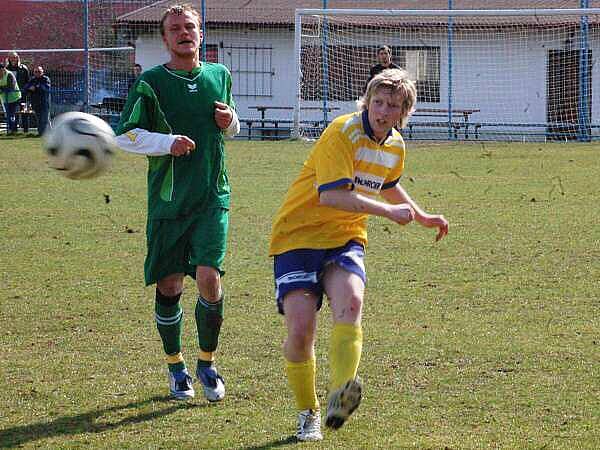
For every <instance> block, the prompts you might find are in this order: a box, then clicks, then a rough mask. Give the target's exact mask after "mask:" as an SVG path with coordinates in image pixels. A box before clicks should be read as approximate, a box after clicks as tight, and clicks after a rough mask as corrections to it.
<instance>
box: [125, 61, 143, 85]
mask: <svg viewBox="0 0 600 450" xmlns="http://www.w3.org/2000/svg"><path fill="white" fill-rule="evenodd" d="M141 74H142V66H141V65H140V64H138V63H135V64H134V65H133V72H132V75H131V76H130V77H129V83H127V91H129V89H131V86H133V83H135V82H136V80H137V79H138V78H139V77H140V75H141Z"/></svg>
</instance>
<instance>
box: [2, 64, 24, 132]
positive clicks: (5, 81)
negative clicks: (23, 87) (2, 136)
mask: <svg viewBox="0 0 600 450" xmlns="http://www.w3.org/2000/svg"><path fill="white" fill-rule="evenodd" d="M20 100H21V91H20V90H19V85H18V84H17V78H16V77H15V74H14V73H12V72H10V71H8V70H6V66H5V65H4V64H3V63H0V102H2V104H3V105H4V112H5V114H6V133H7V134H13V133H16V132H17V110H18V108H19V101H20Z"/></svg>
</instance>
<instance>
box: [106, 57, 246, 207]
mask: <svg viewBox="0 0 600 450" xmlns="http://www.w3.org/2000/svg"><path fill="white" fill-rule="evenodd" d="M215 101H220V102H223V103H226V104H228V105H229V106H231V107H232V108H234V107H235V104H234V102H233V99H232V97H231V74H230V73H229V71H228V70H227V68H226V67H225V66H223V65H221V64H213V63H206V62H203V63H202V65H201V66H200V67H198V68H195V69H194V70H192V72H185V71H178V70H170V69H168V68H167V67H166V66H156V67H153V68H152V69H150V70H148V71H146V72H144V73H143V74H142V75H140V77H139V78H138V79H137V80H136V82H135V84H134V85H133V86H132V88H131V90H130V91H129V96H128V98H127V102H126V104H125V107H124V109H123V113H122V114H121V121H120V123H119V127H118V130H117V134H119V135H120V134H126V135H127V133H128V132H130V133H131V132H132V131H131V130H134V129H135V128H141V129H144V130H147V131H150V132H155V133H164V134H176V135H184V136H187V137H189V138H190V139H192V140H193V141H194V142H195V143H196V149H195V150H194V151H192V152H191V153H190V154H189V155H187V156H179V157H174V156H172V155H162V156H148V218H149V219H175V218H180V217H187V216H190V215H195V214H200V213H201V212H202V211H203V210H204V209H205V208H211V207H223V208H229V192H230V188H229V183H228V179H227V171H226V169H225V152H224V138H223V132H222V131H221V130H220V129H219V128H218V126H217V124H216V122H215V120H214V111H215V106H214V102H215Z"/></svg>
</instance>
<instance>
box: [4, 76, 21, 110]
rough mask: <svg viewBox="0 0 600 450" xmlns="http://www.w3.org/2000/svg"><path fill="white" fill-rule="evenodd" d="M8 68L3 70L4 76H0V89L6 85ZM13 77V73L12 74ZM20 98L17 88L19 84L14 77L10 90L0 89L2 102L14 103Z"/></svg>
mask: <svg viewBox="0 0 600 450" xmlns="http://www.w3.org/2000/svg"><path fill="white" fill-rule="evenodd" d="M8 77H9V73H8V70H7V71H5V72H4V76H3V77H1V78H0V89H2V88H6V87H8ZM13 77H14V75H13ZM20 98H21V91H20V90H19V85H18V84H17V80H16V78H15V88H14V89H13V90H11V91H10V92H8V93H7V92H5V91H0V101H2V103H14V102H16V101H18V100H19V99H20Z"/></svg>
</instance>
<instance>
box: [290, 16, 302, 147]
mask: <svg viewBox="0 0 600 450" xmlns="http://www.w3.org/2000/svg"><path fill="white" fill-rule="evenodd" d="M301 20H302V16H301V15H300V13H299V12H298V10H296V19H295V21H294V71H295V73H296V101H295V102H294V130H293V134H292V137H293V138H294V139H298V138H299V137H300V101H301V100H302V87H301V84H300V83H301V80H300V76H301V72H300V51H301V45H300V37H301V36H300V32H301V31H302V23H301Z"/></svg>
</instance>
